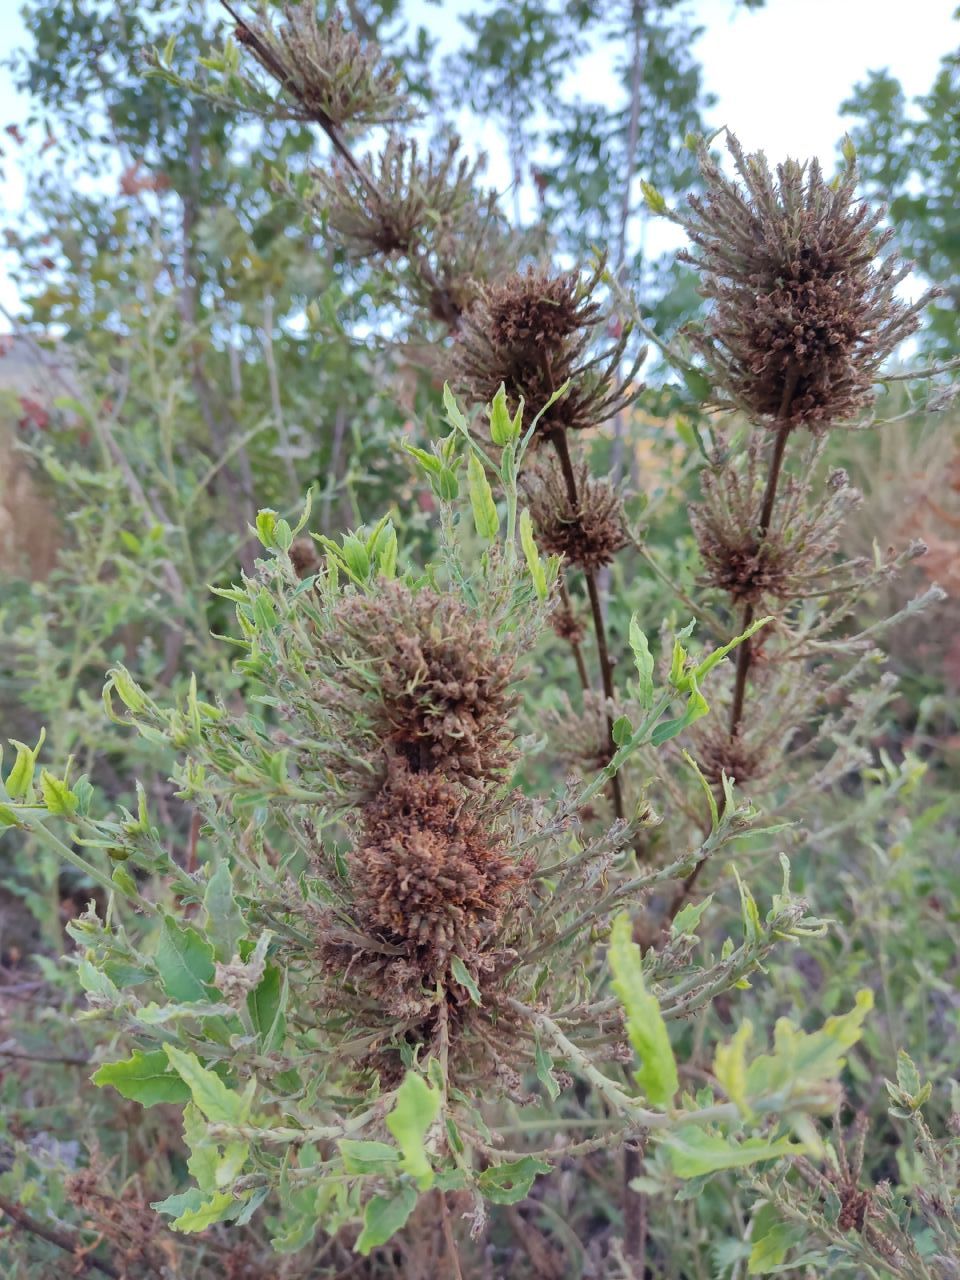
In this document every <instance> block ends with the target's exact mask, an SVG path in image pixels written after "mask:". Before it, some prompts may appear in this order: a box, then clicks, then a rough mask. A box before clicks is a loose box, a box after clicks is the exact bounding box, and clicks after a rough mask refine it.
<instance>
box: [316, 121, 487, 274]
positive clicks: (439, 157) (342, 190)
mask: <svg viewBox="0 0 960 1280" xmlns="http://www.w3.org/2000/svg"><path fill="white" fill-rule="evenodd" d="M459 145H460V144H459V139H457V138H451V139H449V140H448V142H447V145H446V147H445V148H444V150H443V151H440V152H432V151H431V152H428V154H427V156H426V158H425V159H422V158H421V156H420V154H419V150H418V147H417V144H416V142H415V141H410V140H407V139H403V138H400V137H398V136H397V135H395V134H393V135H391V136H390V138H389V139H388V140H387V143H386V146H385V147H384V149H383V151H382V152H381V153H380V155H379V157H377V159H376V161H375V162H374V161H373V159H372V158H371V159H370V160H368V162H367V168H368V170H369V173H370V175H371V176H372V178H373V181H372V182H370V181H366V180H365V179H364V178H363V177H362V176H361V175H360V174H358V173H357V172H356V171H355V170H353V169H351V168H349V167H348V166H346V165H344V164H338V165H337V166H336V167H335V168H334V170H333V172H332V173H327V172H326V171H324V170H317V171H315V173H314V179H315V182H316V190H315V194H314V197H313V205H314V207H315V208H316V209H317V211H318V212H321V213H323V214H324V216H325V217H326V219H327V226H328V227H329V228H330V230H331V231H332V232H333V233H334V234H335V235H336V236H337V237H338V238H339V239H340V241H341V242H342V243H343V244H344V246H345V247H346V249H347V251H348V253H350V254H351V255H352V256H354V257H357V258H364V257H369V256H371V255H374V254H409V253H411V252H412V251H413V250H414V248H415V247H416V246H417V245H418V244H420V243H422V242H429V241H431V240H433V239H435V238H436V236H437V234H438V232H439V230H440V228H441V227H444V226H452V227H454V228H456V227H458V226H459V225H460V224H461V223H462V222H464V221H466V220H467V219H468V218H469V216H470V212H471V211H472V209H473V206H474V204H475V202H476V200H477V192H476V189H475V179H476V176H477V171H478V169H479V167H480V162H479V161H474V162H471V161H469V160H468V159H466V158H465V157H463V156H460V155H459V154H458V152H459Z"/></svg>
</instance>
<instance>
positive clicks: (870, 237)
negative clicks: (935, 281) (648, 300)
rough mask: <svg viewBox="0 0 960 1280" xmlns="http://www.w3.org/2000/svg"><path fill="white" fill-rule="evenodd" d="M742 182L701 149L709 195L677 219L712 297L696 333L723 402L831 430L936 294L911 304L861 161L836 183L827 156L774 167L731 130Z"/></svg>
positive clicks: (854, 407)
mask: <svg viewBox="0 0 960 1280" xmlns="http://www.w3.org/2000/svg"><path fill="white" fill-rule="evenodd" d="M727 146H728V149H729V151H730V153H731V155H732V157H733V162H734V166H735V169H736V173H737V177H738V180H736V181H732V180H731V179H729V178H727V177H726V176H725V175H724V174H723V173H722V171H721V169H720V166H719V164H718V163H717V162H716V160H715V159H714V158H713V157H712V156H711V155H710V154H709V153H708V151H707V150H706V148H703V149H702V151H701V170H702V173H703V177H704V180H705V182H706V187H707V190H706V193H705V194H704V195H703V196H699V195H692V196H689V197H688V204H689V211H688V212H686V213H685V214H683V215H679V216H678V221H679V222H680V223H681V224H682V226H683V227H684V229H685V230H686V232H687V235H688V236H689V238H690V240H691V242H692V244H693V245H694V250H693V251H692V252H688V253H684V254H682V255H681V258H682V259H683V260H685V261H688V262H690V263H692V264H693V265H694V266H695V267H696V268H697V270H698V271H699V272H700V279H701V284H700V290H701V293H702V294H703V296H704V297H705V298H706V299H707V301H708V302H709V303H710V304H711V310H710V312H709V314H708V316H707V320H706V328H705V331H704V332H698V333H694V334H693V335H692V338H691V340H692V342H693V344H694V346H695V347H696V348H697V349H698V350H699V351H700V352H701V353H702V354H703V356H704V357H705V359H706V361H707V364H708V368H709V371H710V374H711V376H712V378H713V379H714V382H715V386H716V388H717V389H718V391H719V392H720V394H721V397H725V400H724V403H728V404H731V405H734V406H736V407H739V408H742V409H743V410H744V411H745V412H747V413H748V414H749V415H750V416H751V417H752V418H754V419H756V420H758V421H766V422H770V421H772V420H775V419H777V418H780V419H781V420H782V421H785V422H789V423H790V424H791V425H792V426H794V427H809V428H811V429H813V430H823V429H825V428H826V427H828V426H831V425H837V424H838V423H842V422H845V421H846V420H849V419H851V418H852V417H853V416H854V415H855V414H856V413H857V412H858V411H859V410H860V409H861V408H862V407H863V406H864V405H865V404H866V403H867V402H868V401H869V400H870V399H871V396H872V386H873V384H874V382H875V381H876V375H877V370H878V369H879V367H880V365H881V364H882V363H883V361H884V360H885V359H886V358H887V357H888V356H889V355H890V353H891V352H892V351H893V350H894V348H895V347H896V346H897V345H898V344H899V343H900V342H901V341H902V340H903V339H904V338H905V337H908V336H909V335H910V334H911V333H913V331H914V330H915V329H916V327H917V324H918V323H919V315H920V313H921V311H922V310H923V308H924V306H925V305H926V303H927V301H928V300H929V296H930V295H929V294H927V295H925V296H924V297H923V298H921V299H920V300H919V301H917V302H915V303H906V302H903V301H902V300H901V299H900V297H899V294H898V286H899V284H900V283H901V281H902V280H903V279H904V278H905V276H906V275H907V274H908V272H909V269H910V268H909V265H905V264H903V263H902V262H901V261H900V260H899V258H898V257H897V256H896V254H892V253H891V254H889V255H888V256H886V257H882V256H881V251H882V250H883V248H884V247H885V246H886V244H887V243H888V242H889V240H890V238H891V235H892V232H890V231H889V230H888V231H882V232H878V231H877V227H878V225H879V223H880V220H881V218H882V216H883V213H882V210H877V211H874V212H871V211H870V210H869V208H868V207H867V205H866V204H865V203H863V202H861V201H859V200H858V199H857V198H856V195H855V188H856V182H857V173H856V169H855V167H854V166H853V165H852V164H849V165H848V166H847V167H846V168H845V169H844V170H843V172H842V173H841V174H840V176H839V178H838V179H837V181H836V182H835V183H830V182H828V181H826V180H825V179H824V176H823V173H822V171H821V169H820V166H819V164H818V163H817V161H816V160H812V161H810V162H809V163H808V164H800V163H798V162H797V161H795V160H787V161H785V162H784V163H783V164H781V165H778V166H777V170H776V174H773V173H771V171H770V167H769V165H768V163H767V160H766V158H765V157H764V156H763V154H762V153H757V154H756V155H746V154H745V153H744V152H743V150H742V148H741V147H740V144H739V143H738V142H737V140H736V139H735V138H734V137H732V136H731V135H728V136H727Z"/></svg>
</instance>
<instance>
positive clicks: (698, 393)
mask: <svg viewBox="0 0 960 1280" xmlns="http://www.w3.org/2000/svg"><path fill="white" fill-rule="evenodd" d="M683 380H684V382H685V383H686V385H687V390H688V391H689V392H690V394H691V395H692V396H693V398H694V400H696V402H697V403H698V404H705V403H706V401H707V400H709V399H710V396H711V395H712V394H713V383H712V382H711V381H710V379H709V378H708V377H707V375H706V374H705V373H701V372H700V370H699V369H693V368H690V369H684V370H683Z"/></svg>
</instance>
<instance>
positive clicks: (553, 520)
mask: <svg viewBox="0 0 960 1280" xmlns="http://www.w3.org/2000/svg"><path fill="white" fill-rule="evenodd" d="M574 478H575V481H576V494H577V501H576V503H574V502H573V501H572V499H571V497H570V493H569V488H568V485H567V482H566V480H565V478H564V474H563V471H562V470H561V468H560V466H559V464H558V463H557V462H556V461H554V460H551V461H550V462H548V463H545V464H542V465H541V466H539V467H538V468H537V469H536V470H535V471H533V472H531V473H528V475H527V477H526V486H525V487H526V494H527V500H528V502H529V506H530V517H531V519H532V520H533V523H534V526H535V528H536V532H537V544H538V546H540V547H541V548H542V550H544V551H545V552H547V553H548V554H549V555H562V556H565V557H566V559H567V561H568V562H569V563H570V564H573V565H576V566H577V567H578V568H580V569H600V568H602V567H603V566H604V565H607V564H612V562H613V560H614V558H615V556H616V554H617V552H618V551H620V550H622V549H623V548H624V547H625V546H627V544H628V543H629V541H630V536H629V534H628V533H627V526H626V520H625V517H624V511H623V500H622V499H621V497H620V495H619V494H618V493H617V491H616V489H615V488H614V487H613V485H612V484H611V483H610V482H609V480H605V479H602V478H600V477H596V476H592V475H591V474H590V468H589V467H588V466H587V465H586V464H585V463H580V464H579V465H577V466H576V467H574Z"/></svg>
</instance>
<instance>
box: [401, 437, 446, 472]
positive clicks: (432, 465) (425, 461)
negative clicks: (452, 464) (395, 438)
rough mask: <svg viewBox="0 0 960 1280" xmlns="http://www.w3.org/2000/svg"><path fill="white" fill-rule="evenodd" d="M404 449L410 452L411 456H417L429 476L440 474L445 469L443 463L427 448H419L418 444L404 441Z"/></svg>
mask: <svg viewBox="0 0 960 1280" xmlns="http://www.w3.org/2000/svg"><path fill="white" fill-rule="evenodd" d="M403 448H404V451H405V452H406V453H409V454H410V456H411V457H413V458H416V460H417V461H418V462H419V463H420V465H421V467H423V469H424V471H426V473H427V475H429V476H438V475H439V474H440V472H441V471H442V470H443V463H442V462H441V460H440V459H439V458H438V457H437V456H436V454H433V453H427V451H426V449H418V448H417V446H416V445H413V444H406V443H404V446H403Z"/></svg>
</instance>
